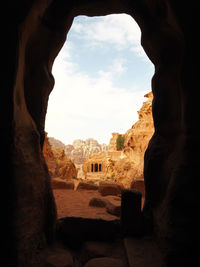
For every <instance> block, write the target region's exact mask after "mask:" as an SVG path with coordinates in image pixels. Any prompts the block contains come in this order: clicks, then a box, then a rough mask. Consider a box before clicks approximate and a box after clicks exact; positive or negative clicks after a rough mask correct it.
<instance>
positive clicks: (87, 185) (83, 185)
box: [76, 182, 99, 190]
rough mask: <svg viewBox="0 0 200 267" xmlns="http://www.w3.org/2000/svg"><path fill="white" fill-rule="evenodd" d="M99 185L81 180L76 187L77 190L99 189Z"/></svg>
mask: <svg viewBox="0 0 200 267" xmlns="http://www.w3.org/2000/svg"><path fill="white" fill-rule="evenodd" d="M98 189H99V187H98V185H95V184H91V183H86V182H80V183H79V184H78V186H77V188H76V190H98Z"/></svg>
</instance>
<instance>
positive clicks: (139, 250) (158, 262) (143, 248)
mask: <svg viewBox="0 0 200 267" xmlns="http://www.w3.org/2000/svg"><path fill="white" fill-rule="evenodd" d="M124 247H125V250H126V254H127V259H128V264H129V267H164V266H165V265H164V260H163V255H162V253H161V251H160V249H159V247H158V245H157V244H156V243H155V241H154V240H153V238H152V237H151V236H145V237H142V238H135V237H126V238H124Z"/></svg>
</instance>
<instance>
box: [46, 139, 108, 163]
mask: <svg viewBox="0 0 200 267" xmlns="http://www.w3.org/2000/svg"><path fill="white" fill-rule="evenodd" d="M49 142H50V144H51V145H52V146H55V147H59V148H62V149H64V151H65V154H66V156H67V157H68V158H70V159H71V160H72V161H73V162H74V163H75V164H83V162H84V161H85V159H86V158H87V157H89V156H91V155H93V154H96V153H100V152H103V151H107V150H108V146H107V145H106V144H99V143H98V141H97V140H95V139H93V138H88V139H86V140H85V141H84V140H81V139H76V140H74V141H73V143H72V145H71V144H69V145H65V144H63V143H62V142H61V141H59V140H57V139H55V138H54V137H49Z"/></svg>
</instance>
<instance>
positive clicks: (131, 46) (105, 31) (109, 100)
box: [45, 14, 154, 145]
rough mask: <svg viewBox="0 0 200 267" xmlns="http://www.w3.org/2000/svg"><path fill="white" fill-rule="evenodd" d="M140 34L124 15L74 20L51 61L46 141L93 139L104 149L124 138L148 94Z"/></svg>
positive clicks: (148, 65)
mask: <svg viewBox="0 0 200 267" xmlns="http://www.w3.org/2000/svg"><path fill="white" fill-rule="evenodd" d="M140 38H141V32H140V29H139V27H138V25H137V24H136V22H135V21H134V20H133V18H132V17H131V16H129V15H126V14H118V15H115V14H114V15H108V16H102V17H87V16H78V17H76V18H75V19H74V21H73V24H72V27H71V29H70V31H69V33H68V35H67V40H66V42H65V44H64V46H63V48H62V49H61V51H60V53H59V54H58V56H57V58H56V59H55V62H54V65H53V70H52V73H53V76H54V78H55V86H54V89H53V91H52V92H51V94H50V97H49V102H48V109H47V115H46V122H45V130H46V132H48V136H49V137H54V138H56V139H58V140H60V141H62V142H63V143H64V144H66V145H67V144H72V143H73V141H74V140H75V139H82V140H86V139H87V138H94V139H96V140H97V141H98V142H99V143H100V144H102V143H105V144H108V143H109V140H110V138H111V137H112V133H113V132H118V133H121V134H124V133H125V132H126V131H127V130H128V129H130V128H131V127H132V125H133V124H134V123H135V122H136V121H137V120H138V114H137V111H138V110H139V109H140V108H141V106H142V103H143V102H144V101H145V98H144V95H145V94H146V93H148V92H149V91H150V90H151V78H152V76H153V73H154V67H153V64H152V63H151V62H150V60H149V59H148V57H147V56H146V54H145V52H144V50H143V48H142V46H141V44H140Z"/></svg>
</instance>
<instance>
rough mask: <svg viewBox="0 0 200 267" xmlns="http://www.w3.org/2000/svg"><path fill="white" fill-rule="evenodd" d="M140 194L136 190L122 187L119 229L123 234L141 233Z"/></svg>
mask: <svg viewBox="0 0 200 267" xmlns="http://www.w3.org/2000/svg"><path fill="white" fill-rule="evenodd" d="M141 199H142V194H141V192H139V191H136V190H130V189H123V190H122V201H121V230H122V233H123V234H124V235H125V236H129V235H135V236H137V235H141V233H142V231H143V217H142V212H141Z"/></svg>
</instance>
